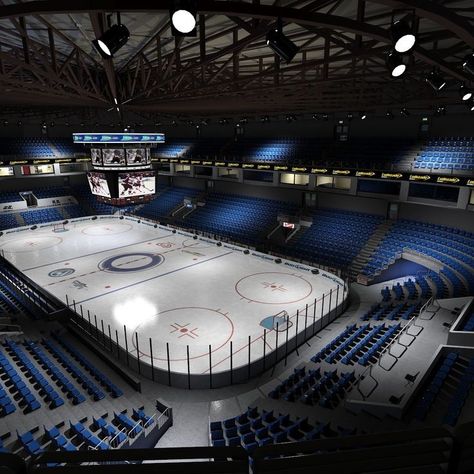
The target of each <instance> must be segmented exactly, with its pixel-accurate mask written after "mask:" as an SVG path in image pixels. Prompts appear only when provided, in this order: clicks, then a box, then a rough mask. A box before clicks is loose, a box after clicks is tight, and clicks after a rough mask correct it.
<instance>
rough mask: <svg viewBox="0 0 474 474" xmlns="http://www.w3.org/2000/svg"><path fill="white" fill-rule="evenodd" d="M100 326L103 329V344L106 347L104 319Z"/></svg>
mask: <svg viewBox="0 0 474 474" xmlns="http://www.w3.org/2000/svg"><path fill="white" fill-rule="evenodd" d="M100 327H101V329H102V345H103V346H104V347H105V329H104V320H103V319H101V320H100Z"/></svg>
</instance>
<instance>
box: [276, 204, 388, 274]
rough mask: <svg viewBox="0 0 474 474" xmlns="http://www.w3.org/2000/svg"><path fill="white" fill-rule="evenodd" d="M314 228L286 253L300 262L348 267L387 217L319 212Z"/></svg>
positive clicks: (325, 210) (297, 240)
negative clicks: (300, 260)
mask: <svg viewBox="0 0 474 474" xmlns="http://www.w3.org/2000/svg"><path fill="white" fill-rule="evenodd" d="M311 217H312V219H313V225H312V226H311V227H310V228H308V229H307V230H303V231H301V232H300V233H299V234H297V235H296V236H295V238H294V239H292V240H290V241H289V246H288V247H285V248H284V251H285V252H286V253H288V254H289V255H292V256H293V257H296V258H298V259H302V260H307V261H312V262H316V263H320V264H323V265H328V266H331V267H348V266H349V265H350V264H351V262H352V261H353V260H354V258H355V257H356V256H357V254H358V253H359V252H360V250H361V248H362V247H363V246H364V245H365V244H366V243H367V241H368V239H369V238H370V236H371V235H372V234H373V232H374V231H375V229H376V228H377V226H378V225H379V224H380V223H382V221H383V217H381V216H376V215H372V214H364V213H360V212H351V211H342V210H335V209H318V210H315V211H313V212H312V213H311Z"/></svg>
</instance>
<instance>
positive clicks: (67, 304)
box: [66, 295, 69, 308]
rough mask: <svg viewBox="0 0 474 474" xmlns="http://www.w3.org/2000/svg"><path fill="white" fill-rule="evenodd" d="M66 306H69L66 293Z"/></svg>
mask: <svg viewBox="0 0 474 474" xmlns="http://www.w3.org/2000/svg"><path fill="white" fill-rule="evenodd" d="M66 306H67V307H68V308H69V298H68V296H67V295H66Z"/></svg>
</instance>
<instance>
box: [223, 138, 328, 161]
mask: <svg viewBox="0 0 474 474" xmlns="http://www.w3.org/2000/svg"><path fill="white" fill-rule="evenodd" d="M326 144H327V141H326V140H324V139H314V138H305V139H302V138H294V137H292V138H272V139H268V138H239V139H238V140H236V141H233V142H232V143H230V144H229V145H228V146H226V147H225V148H224V150H223V154H224V155H225V157H226V159H228V160H232V161H251V162H253V161H257V162H264V163H291V164H298V163H311V162H314V161H319V160H320V158H321V152H322V149H323V146H324V145H326Z"/></svg>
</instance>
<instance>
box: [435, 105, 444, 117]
mask: <svg viewBox="0 0 474 474" xmlns="http://www.w3.org/2000/svg"><path fill="white" fill-rule="evenodd" d="M435 115H436V116H440V115H446V107H445V106H444V105H438V106H437V107H436V109H435Z"/></svg>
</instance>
